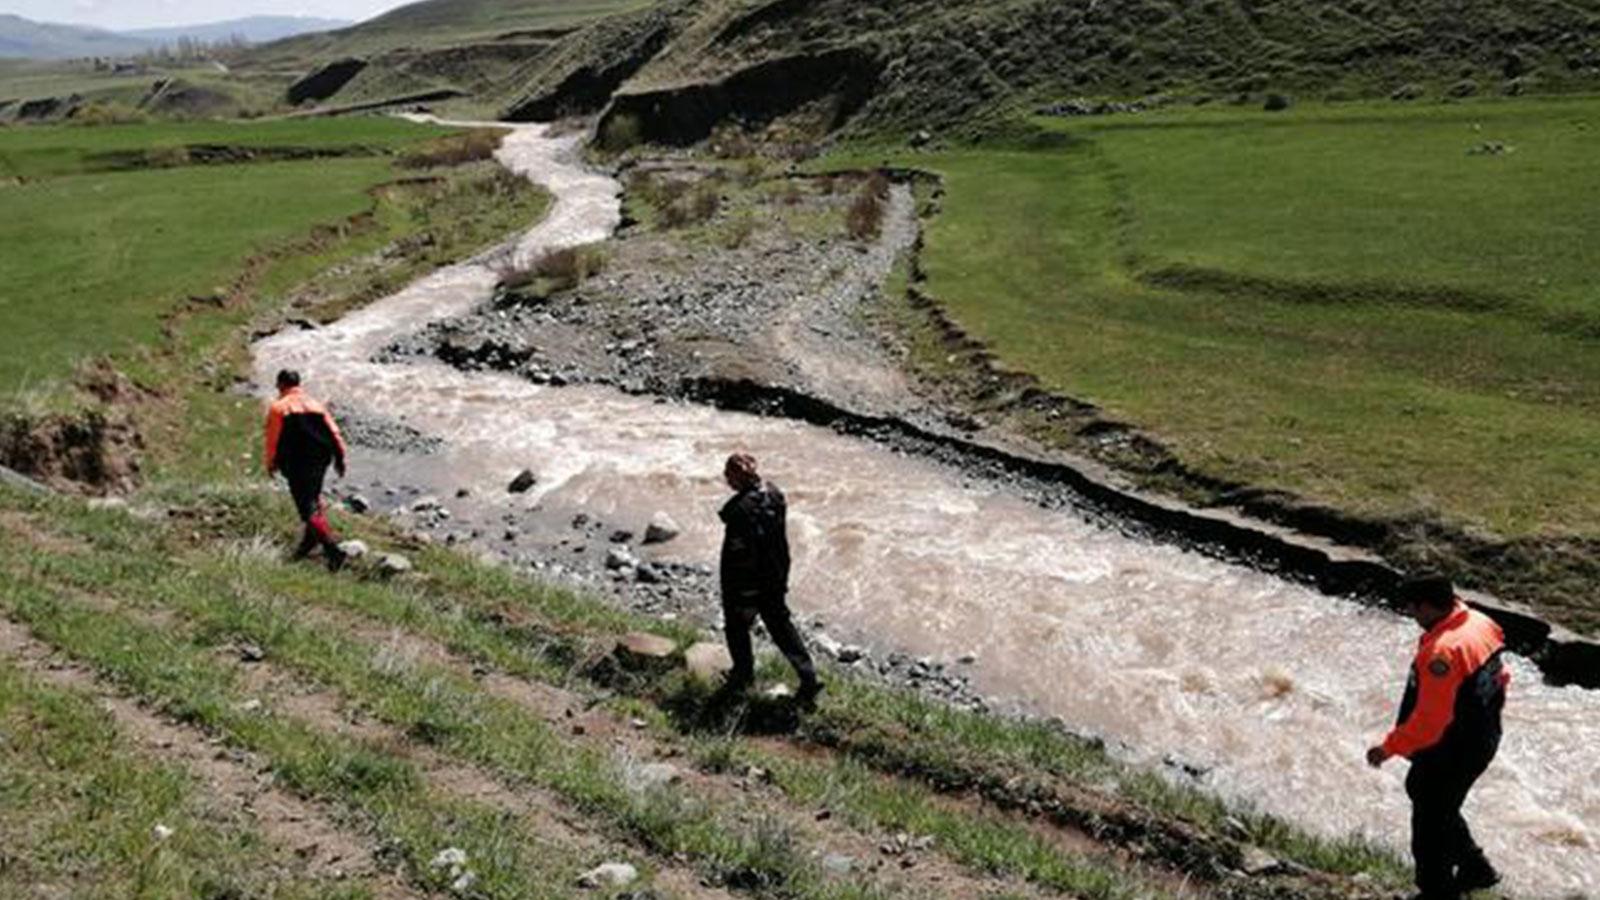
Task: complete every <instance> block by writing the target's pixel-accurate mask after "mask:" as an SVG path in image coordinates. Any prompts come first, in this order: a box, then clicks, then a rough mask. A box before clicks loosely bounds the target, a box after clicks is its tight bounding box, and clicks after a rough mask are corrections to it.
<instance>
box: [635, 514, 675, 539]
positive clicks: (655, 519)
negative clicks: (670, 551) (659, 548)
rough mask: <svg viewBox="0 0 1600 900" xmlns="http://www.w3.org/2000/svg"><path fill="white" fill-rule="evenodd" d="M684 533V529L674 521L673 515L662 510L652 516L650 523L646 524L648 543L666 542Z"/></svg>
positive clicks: (645, 537) (645, 532) (645, 530)
mask: <svg viewBox="0 0 1600 900" xmlns="http://www.w3.org/2000/svg"><path fill="white" fill-rule="evenodd" d="M682 533H683V530H682V529H681V528H679V527H678V523H677V522H674V521H673V520H672V517H671V516H669V515H667V514H666V513H664V512H660V513H656V514H655V515H654V516H652V517H651V518H650V524H649V525H646V526H645V529H644V542H645V543H646V544H665V543H667V542H668V541H672V540H676V539H677V537H678V535H679V534H682Z"/></svg>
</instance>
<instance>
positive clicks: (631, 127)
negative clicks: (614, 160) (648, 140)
mask: <svg viewBox="0 0 1600 900" xmlns="http://www.w3.org/2000/svg"><path fill="white" fill-rule="evenodd" d="M597 143H598V144H599V145H600V149H601V150H604V151H606V152H607V153H623V152H626V151H628V150H631V149H633V148H634V147H637V146H639V145H640V144H642V143H644V122H642V121H640V119H639V117H638V116H636V115H634V114H633V113H618V114H617V115H614V116H612V117H611V118H609V119H607V120H606V121H605V122H604V123H602V124H601V126H600V134H599V139H598V141H597Z"/></svg>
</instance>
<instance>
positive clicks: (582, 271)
mask: <svg viewBox="0 0 1600 900" xmlns="http://www.w3.org/2000/svg"><path fill="white" fill-rule="evenodd" d="M605 265H606V256H605V252H604V251H603V250H601V249H600V247H599V246H597V245H594V244H588V245H585V246H582V247H567V248H565V249H562V250H551V251H550V252H548V253H546V254H544V255H543V256H541V257H539V258H538V259H537V260H535V261H534V263H533V265H531V266H529V267H527V268H525V269H518V268H513V269H507V270H505V271H503V272H501V273H500V289H501V290H502V291H506V292H512V293H516V292H521V291H528V290H532V291H533V292H534V293H538V294H543V295H549V294H556V293H560V292H561V291H570V290H572V289H573V288H575V287H577V286H578V285H580V284H583V282H585V281H587V280H588V279H590V278H592V277H594V276H595V275H598V274H599V273H600V272H601V271H602V270H604V269H605Z"/></svg>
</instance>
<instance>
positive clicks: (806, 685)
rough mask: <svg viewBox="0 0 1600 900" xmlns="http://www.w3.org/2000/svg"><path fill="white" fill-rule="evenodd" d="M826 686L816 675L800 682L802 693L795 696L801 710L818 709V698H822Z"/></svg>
mask: <svg viewBox="0 0 1600 900" xmlns="http://www.w3.org/2000/svg"><path fill="white" fill-rule="evenodd" d="M825 687H826V686H825V685H824V684H823V683H822V679H820V678H818V677H817V676H815V675H812V676H811V677H810V678H807V679H805V680H803V681H801V682H800V691H799V693H797V694H795V695H794V702H795V704H796V705H798V706H799V707H800V708H801V709H806V710H811V709H816V708H817V697H819V696H821V694H822V692H823V690H824V689H825Z"/></svg>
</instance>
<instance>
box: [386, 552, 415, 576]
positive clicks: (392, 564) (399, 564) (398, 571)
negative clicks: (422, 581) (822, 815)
mask: <svg viewBox="0 0 1600 900" xmlns="http://www.w3.org/2000/svg"><path fill="white" fill-rule="evenodd" d="M412 568H413V566H412V565H411V560H409V559H406V558H405V557H404V556H401V555H400V554H398V553H385V554H384V555H382V556H380V557H378V571H379V572H382V573H383V574H385V575H388V576H390V577H393V576H395V575H404V574H406V573H407V572H410V571H411V570H412Z"/></svg>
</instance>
